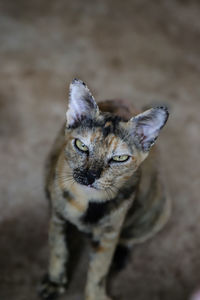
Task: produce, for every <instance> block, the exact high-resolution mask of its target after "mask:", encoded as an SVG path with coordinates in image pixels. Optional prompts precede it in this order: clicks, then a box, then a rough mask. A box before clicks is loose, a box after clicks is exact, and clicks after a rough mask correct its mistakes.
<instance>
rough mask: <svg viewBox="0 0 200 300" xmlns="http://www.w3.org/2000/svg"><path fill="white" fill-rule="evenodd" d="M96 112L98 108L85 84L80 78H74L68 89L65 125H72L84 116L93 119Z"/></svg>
mask: <svg viewBox="0 0 200 300" xmlns="http://www.w3.org/2000/svg"><path fill="white" fill-rule="evenodd" d="M98 112H99V108H98V106H97V104H96V102H95V100H94V97H93V96H92V94H91V92H90V90H89V89H88V87H87V86H86V84H85V83H84V82H83V81H82V80H79V79H74V80H73V81H72V83H71V84H70V90H69V105H68V110H67V112H66V117H67V126H68V127H73V126H74V125H75V124H77V123H80V122H81V121H82V120H84V119H85V118H88V119H93V118H94V117H95V116H96V115H97V114H98Z"/></svg>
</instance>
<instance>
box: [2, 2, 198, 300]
mask: <svg viewBox="0 0 200 300" xmlns="http://www.w3.org/2000/svg"><path fill="white" fill-rule="evenodd" d="M199 16H200V4H199V2H198V1H192V0H191V1H189V0H188V1H187V0H184V1H183V0H182V1H181V0H179V1H178V0H167V1H164V0H155V1H148V0H134V1H131V0H126V1H120V0H107V1H106V0H102V1H89V0H84V1H81V0H79V1H64V0H57V1H53V0H49V1H46V0H44V1H39V0H35V1H24V0H19V1H8V0H7V1H6V0H2V1H1V2H0V61H1V63H0V178H1V180H0V189H1V193H0V195H1V201H0V299H1V300H36V299H37V295H36V286H37V283H38V282H39V280H40V278H41V276H42V274H43V273H44V271H45V269H46V264H47V256H48V248H47V223H48V208H47V201H46V199H45V196H44V193H43V165H44V160H45V157H46V155H47V153H48V151H49V148H50V146H51V144H52V141H53V140H54V138H55V135H56V133H57V131H58V129H59V128H60V126H61V124H62V122H63V120H64V118H65V109H66V98H67V93H68V90H67V89H68V84H69V82H70V81H71V80H72V78H74V77H78V78H81V79H82V80H84V81H85V82H87V84H88V85H89V87H90V88H91V90H92V91H93V94H94V95H95V96H96V98H97V99H103V98H113V97H117V98H121V97H123V98H128V99H130V100H132V101H133V102H134V103H135V104H136V105H137V106H138V107H142V106H144V105H148V106H150V105H151V104H154V103H163V102H164V103H166V104H168V105H169V107H170V110H171V115H170V119H169V121H168V125H167V126H166V128H165V129H164V130H163V132H162V135H161V137H160V139H159V140H158V143H159V145H160V148H161V157H162V168H163V171H164V172H165V174H166V185H167V187H168V189H169V191H170V193H171V196H172V199H173V213H172V217H171V220H170V222H169V223H168V225H167V226H166V228H165V229H164V230H163V231H162V232H161V233H160V234H158V235H157V236H156V237H155V238H154V239H152V240H150V241H148V242H146V243H144V244H142V245H140V246H137V247H135V249H134V251H133V255H132V260H131V263H130V264H129V266H128V267H127V268H126V270H125V271H123V272H122V273H121V274H120V275H118V276H117V277H116V278H115V279H114V280H113V281H112V284H111V294H112V295H113V296H115V297H116V299H122V300H132V299H137V300H147V299H151V300H186V299H188V298H189V295H190V294H191V293H192V292H193V291H194V290H195V289H196V288H198V286H199V284H200V251H199V248H200V222H199V220H200V203H199V201H200V199H199V185H200V163H199V153H200V138H199V131H200V118H199V113H200V17H199ZM86 254H87V250H85V251H84V255H83V256H82V259H81V261H80V263H79V266H78V268H77V270H76V272H75V275H74V276H75V277H74V280H73V281H72V284H71V286H70V288H69V291H68V294H67V296H65V297H62V298H61V299H70V300H80V299H83V296H82V295H83V288H84V280H83V278H85V272H86V265H87V259H86V258H85V257H87V255H86Z"/></svg>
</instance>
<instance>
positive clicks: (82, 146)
mask: <svg viewBox="0 0 200 300" xmlns="http://www.w3.org/2000/svg"><path fill="white" fill-rule="evenodd" d="M75 146H76V147H77V148H78V149H79V150H81V151H83V152H87V151H88V147H87V146H86V145H85V144H83V143H82V142H81V141H80V140H78V139H77V140H75Z"/></svg>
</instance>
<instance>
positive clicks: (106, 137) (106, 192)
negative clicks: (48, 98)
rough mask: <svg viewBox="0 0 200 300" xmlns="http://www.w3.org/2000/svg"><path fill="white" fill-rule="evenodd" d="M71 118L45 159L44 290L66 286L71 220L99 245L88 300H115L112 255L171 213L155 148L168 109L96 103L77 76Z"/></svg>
mask: <svg viewBox="0 0 200 300" xmlns="http://www.w3.org/2000/svg"><path fill="white" fill-rule="evenodd" d="M66 117H67V121H66V124H65V126H64V127H63V128H62V130H61V132H60V134H59V136H58V138H57V140H56V142H55V144H54V147H53V149H52V151H51V153H50V156H49V159H48V165H47V177H46V178H47V180H46V191H47V195H48V197H49V199H50V204H51V205H50V206H51V218H50V226H49V245H50V258H49V268H48V275H47V276H46V278H45V279H44V280H43V282H42V285H41V288H40V294H41V296H42V297H43V299H53V298H54V297H55V296H56V295H58V294H61V293H63V292H64V291H65V288H66V285H67V283H68V278H67V275H66V274H67V272H66V267H67V266H68V261H69V260H70V253H68V241H67V236H66V226H68V224H70V223H71V224H73V225H75V226H76V227H77V228H78V229H79V230H80V231H82V232H84V233H88V234H89V235H90V236H91V239H92V244H93V247H92V249H91V252H92V255H91V258H90V263H89V270H88V276H87V283H86V289H85V299H86V300H109V299H111V298H110V297H109V296H108V295H107V293H106V276H107V274H108V272H109V268H110V266H111V262H112V259H113V256H114V253H115V254H117V252H118V250H119V252H120V250H121V253H126V250H128V249H131V247H132V246H133V245H134V244H137V243H141V242H143V241H145V240H146V239H148V238H150V237H152V236H153V235H154V234H155V233H156V232H158V231H159V230H160V229H161V228H162V227H163V226H164V224H165V223H166V221H167V220H168V217H169V214H170V203H169V199H168V197H166V194H165V190H164V188H163V186H162V183H161V180H160V177H159V172H158V170H157V166H158V162H157V154H156V149H155V147H153V149H151V147H152V146H153V144H154V143H155V140H156V139H157V137H158V134H159V132H160V130H161V129H162V127H163V126H164V125H165V123H166V121H167V119H168V111H167V109H166V108H165V107H155V108H151V109H149V110H146V111H145V112H143V113H138V112H137V111H135V109H134V108H133V107H132V105H131V104H130V103H129V102H127V101H120V100H110V101H104V102H100V103H99V104H98V105H97V103H96V102H95V100H94V98H93V96H92V94H91V92H90V91H89V89H88V88H87V86H86V85H85V83H84V82H82V81H81V80H78V79H74V80H73V81H72V83H71V85H70V93H69V103H68V110H67V113H66ZM150 150H151V151H150Z"/></svg>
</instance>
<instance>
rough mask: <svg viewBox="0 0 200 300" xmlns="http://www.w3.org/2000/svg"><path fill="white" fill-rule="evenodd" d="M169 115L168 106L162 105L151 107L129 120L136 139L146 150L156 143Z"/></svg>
mask: <svg viewBox="0 0 200 300" xmlns="http://www.w3.org/2000/svg"><path fill="white" fill-rule="evenodd" d="M168 116H169V113H168V110H167V108H166V107H163V106H162V107H155V108H152V109H149V110H147V111H145V112H143V113H141V114H139V115H137V116H135V117H133V118H132V119H131V120H130V121H129V124H131V127H132V133H133V134H134V139H135V141H136V143H137V144H138V146H139V147H140V148H141V149H142V150H143V151H144V152H147V151H149V150H150V148H151V146H152V145H153V144H154V143H155V141H156V139H157V137H158V135H159V132H160V130H161V129H162V128H163V126H164V125H165V123H166V122H167V119H168Z"/></svg>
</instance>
